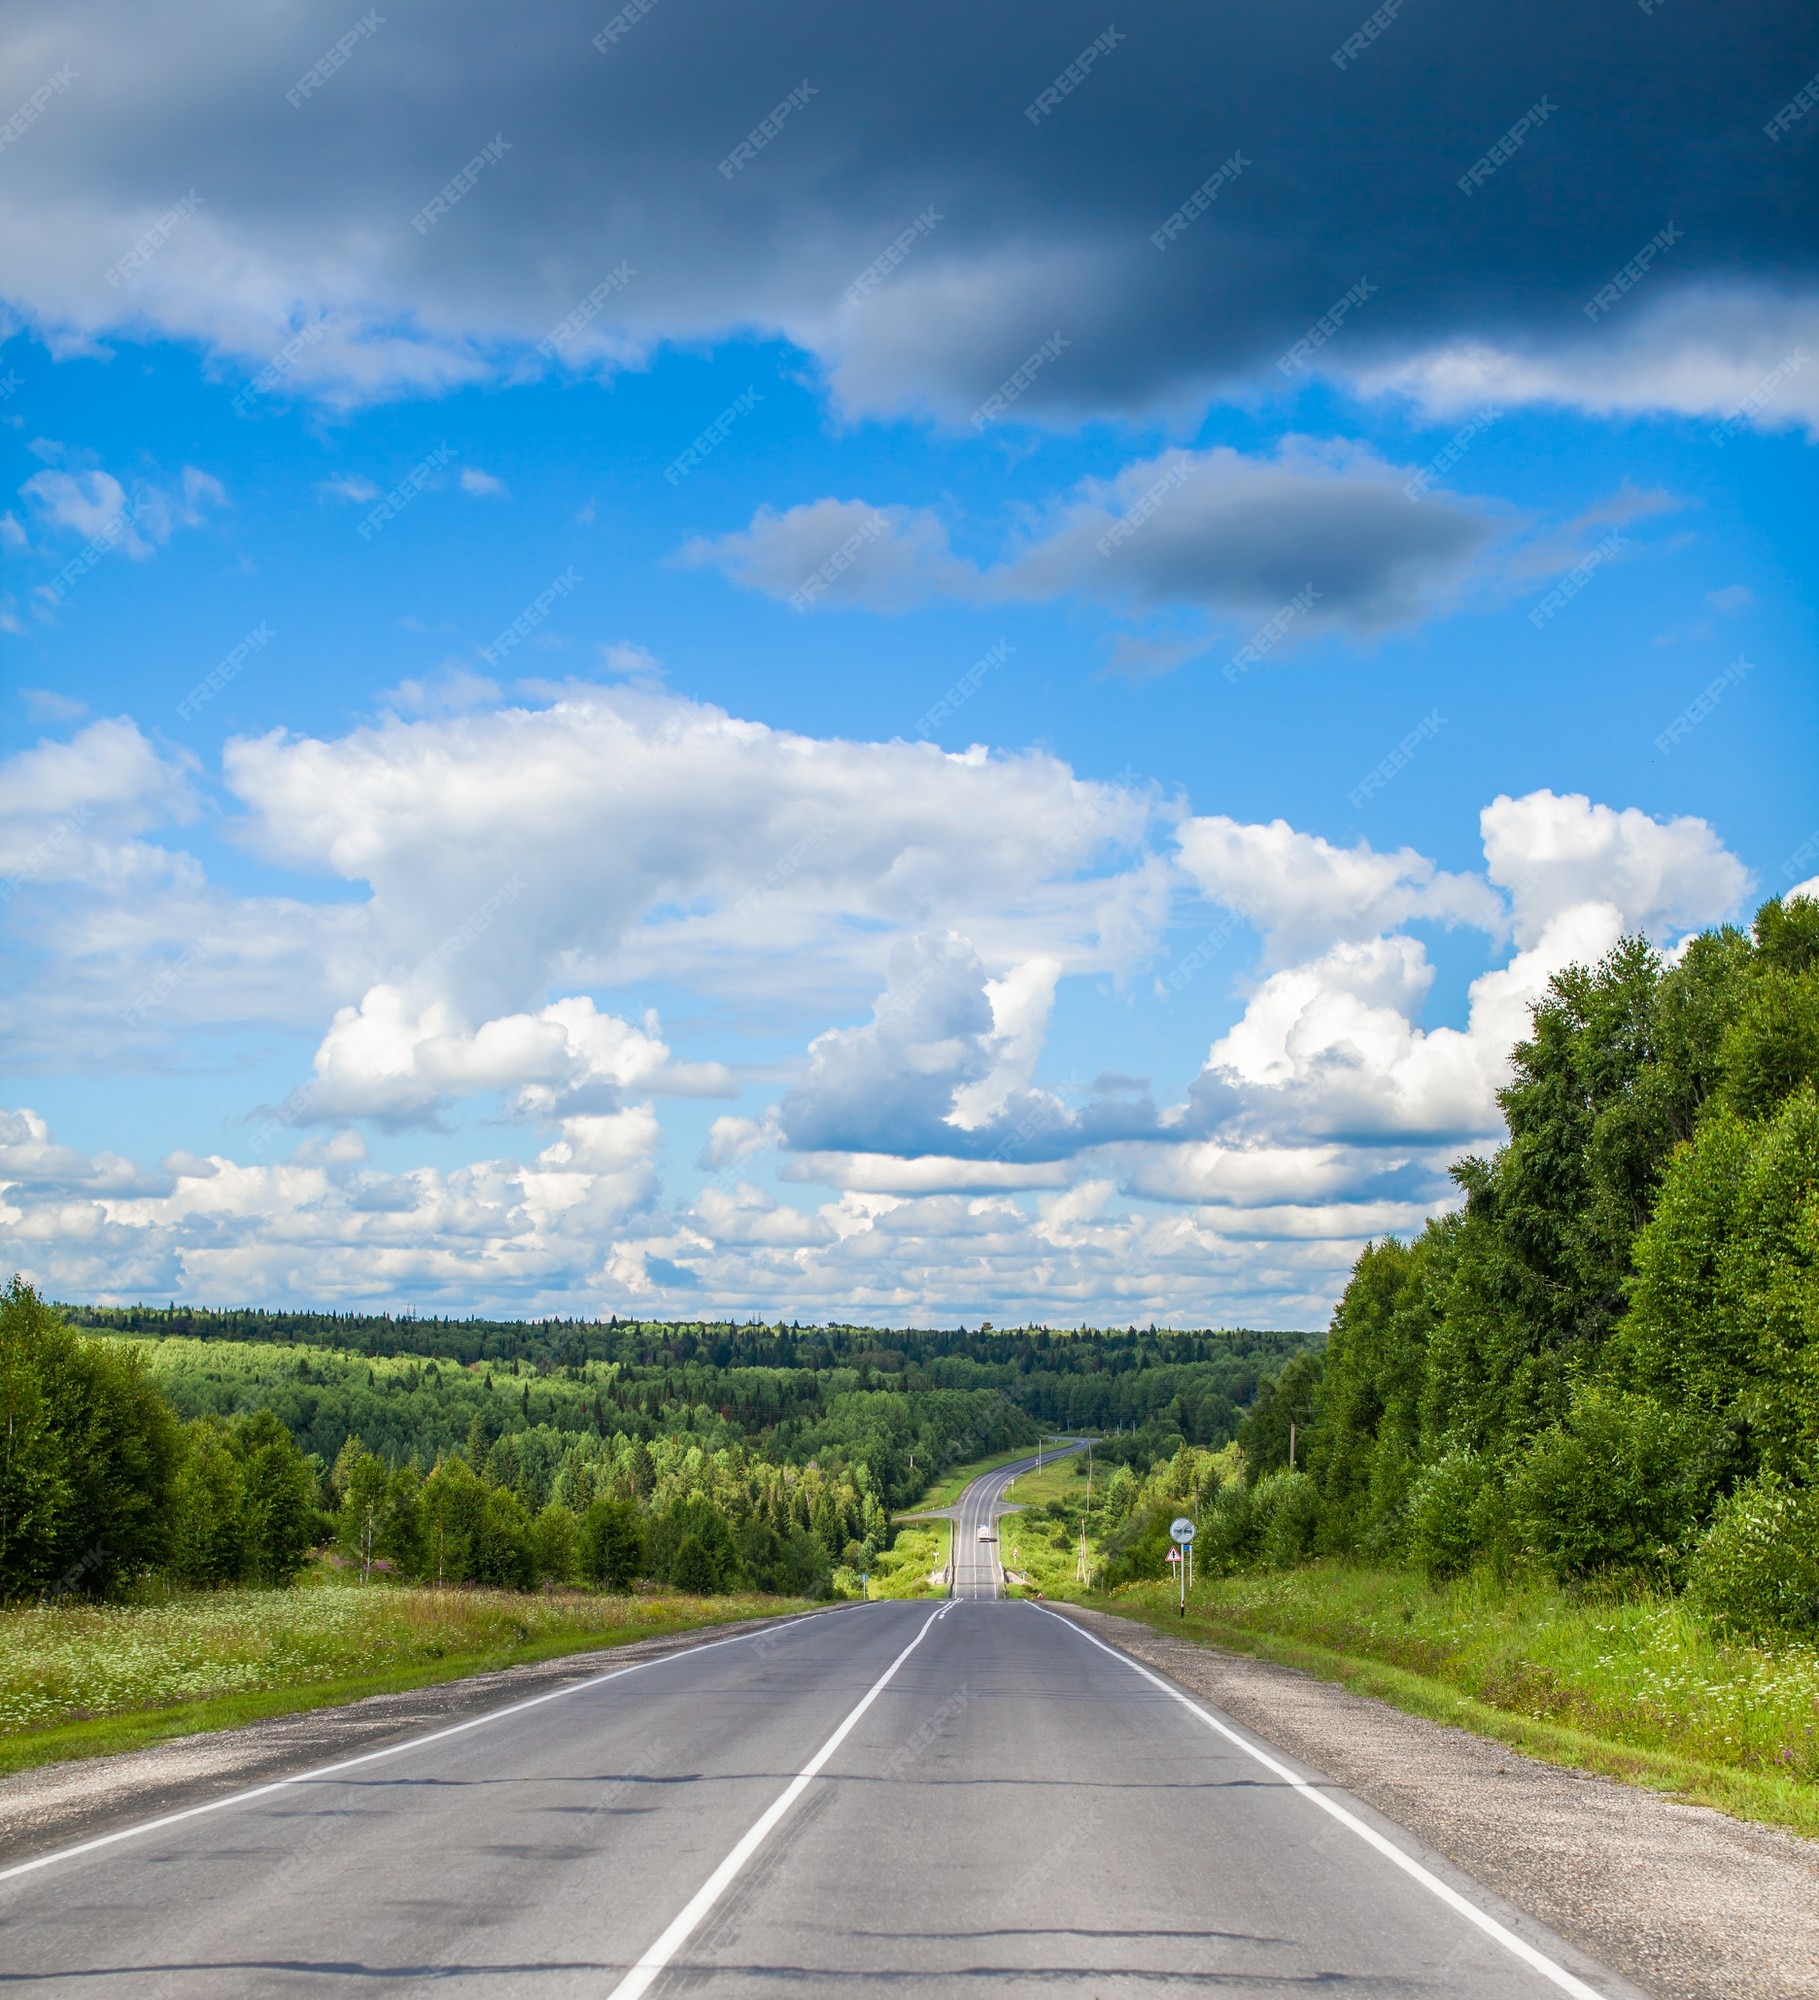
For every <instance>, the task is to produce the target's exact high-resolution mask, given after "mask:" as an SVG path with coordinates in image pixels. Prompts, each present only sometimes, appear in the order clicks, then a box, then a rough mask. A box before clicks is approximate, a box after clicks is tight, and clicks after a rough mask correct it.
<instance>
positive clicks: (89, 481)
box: [19, 465, 228, 562]
mask: <svg viewBox="0 0 1819 2000" xmlns="http://www.w3.org/2000/svg"><path fill="white" fill-rule="evenodd" d="M19 491H20V492H21V493H22V494H23V495H24V496H25V497H26V498H27V499H28V500H30V501H31V502H32V504H33V505H34V506H35V507H36V509H37V510H38V515H39V518H40V520H41V521H42V522H43V523H44V525H45V526H46V527H48V528H50V529H52V530H53V531H55V530H61V531H63V532H64V533H65V534H68V535H73V536H75V537H78V538H79V539H81V540H83V541H92V540H93V539H95V538H96V537H97V536H108V537H111V538H112V543H113V546H114V547H116V548H118V549H119V550H120V551H121V552H122V553H123V554H125V555H127V556H130V557H131V558H132V559H133V560H134V561H135V562H139V561H143V560H144V559H145V558H146V557H147V556H149V555H151V554H152V552H153V551H154V549H156V548H158V547H160V546H162V545H163V544H164V543H166V542H168V541H169V540H170V538H171V536H172V535H173V534H175V533H176V531H177V530H178V529H179V528H196V527H200V526H201V525H202V522H203V521H204V519H205V518H206V516H205V514H204V511H203V510H204V509H205V508H208V507H225V506H226V505H227V504H228V498H227V489H226V488H225V487H224V486H223V485H222V484H221V482H220V480H218V479H216V478H215V477H214V476H213V474H211V473H207V472H203V471H200V470H199V469H198V468H197V467H195V466H193V465H186V466H184V468H183V470H182V472H181V474H180V475H179V478H178V481H177V484H176V486H175V487H174V488H167V487H163V486H158V485H155V484H153V483H151V482H149V481H143V480H142V481H139V482H137V483H136V484H135V485H134V487H133V489H132V491H131V492H130V493H129V492H128V491H127V489H126V488H125V487H124V486H123V485H122V484H121V483H120V481H119V480H118V479H116V478H115V477H114V475H113V474H112V473H111V472H104V471H101V470H100V469H98V468H91V469H89V470H86V471H79V472H69V471H64V470H62V469H59V468H51V469H47V470H45V471H43V472H34V473H33V474H32V476H31V477H30V478H29V479H27V480H26V481H25V482H24V484H23V485H22V486H21V487H20V488H19Z"/></svg>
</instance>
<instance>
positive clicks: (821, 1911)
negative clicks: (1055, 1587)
mask: <svg viewBox="0 0 1819 2000" xmlns="http://www.w3.org/2000/svg"><path fill="white" fill-rule="evenodd" d="M1015 1476H1016V1474H1015V1468H1005V1469H1004V1470H1002V1471H999V1472H994V1473H989V1474H987V1475H986V1476H985V1477H984V1478H982V1479H979V1480H976V1481H975V1482H974V1483H973V1485H972V1486H971V1487H969V1488H968V1489H967V1491H966V1493H965V1494H963V1495H962V1498H961V1501H960V1504H959V1507H958V1508H957V1510H956V1512H957V1515H958V1520H957V1522H956V1528H957V1533H956V1539H955V1556H956V1569H955V1576H954V1589H955V1592H956V1594H955V1595H954V1596H952V1597H950V1598H948V1599H946V1600H939V1599H925V1600H922V1601H920V1602H897V1603H874V1604H862V1605H853V1606H850V1607H844V1608H840V1609H836V1610H832V1611H829V1612H826V1613H822V1614H819V1615H817V1616H813V1617H809V1618H804V1619H801V1620H799V1621H795V1622H792V1623H789V1624H786V1625H780V1626H776V1627H771V1628H769V1629H765V1630H760V1631H755V1632H747V1633H745V1634H742V1635H740V1636H737V1637H734V1638H731V1639H726V1640H721V1641H717V1642H713V1643H710V1644H707V1645H703V1646H699V1647H696V1648H694V1649H693V1650H690V1651H687V1652H680V1653H676V1654H672V1655H669V1656H666V1657H663V1658H659V1659H656V1660H652V1661H649V1662H647V1663H645V1664H643V1665H637V1666H631V1667H622V1668H619V1669H616V1670H614V1669H610V1668H609V1669H608V1670H607V1671H605V1672H603V1673H601V1674H599V1675H598V1676H596V1677H594V1678H592V1679H587V1680H582V1681H578V1682H575V1683H572V1684H570V1685H569V1686H566V1687H563V1688H560V1689H557V1690H555V1691H553V1692H550V1693H546V1694H543V1695H540V1696H537V1697H535V1698H533V1699H531V1700H529V1701H526V1702H521V1703H518V1704H516V1705H514V1706H512V1707H509V1708H504V1709H500V1710H495V1711H493V1712H492V1713H490V1714H488V1715H485V1716H482V1717H479V1718H477V1719H474V1720H470V1721H468V1722H465V1723H462V1724H458V1725H456V1726H454V1727H452V1728H448V1729H444V1730H439V1731H437V1732H435V1733H433V1734H431V1735H429V1736H425V1737H419V1738H417V1739H415V1740H414V1741H411V1742H406V1743H403V1744H399V1745H395V1746H392V1747H391V1748H388V1749H384V1750H380V1751H377V1752H370V1753H367V1754H365V1755H363V1756H359V1757H355V1758H351V1759H349V1760H348V1761H347V1762H346V1763H344V1764H341V1765H338V1766H331V1767H328V1768H326V1769H321V1768H319V1769H317V1770H315V1771H313V1772H303V1773H299V1774H298V1775H296V1776H295V1777H292V1778H288V1779H285V1780H282V1781H280V1782H279V1783H277V1784H275V1785H267V1786H263V1787H259V1788H257V1789H255V1790H253V1791H251V1792H246V1793H241V1794H237V1795H234V1796H232V1797H229V1798H227V1799H224V1800H217V1801H214V1802H212V1803H210V1804H208V1805H205V1806H203V1807H200V1808H194V1809H191V1810H190V1811H188V1812H184V1813H178V1814H174V1815H169V1816H167V1817H166V1818H164V1819H162V1820H154V1821H150V1822H147V1823H145V1824H142V1825H140V1826H137V1827H131V1828H127V1829H125V1830H124V1831H122V1832H118V1833H115V1834H111V1835H108V1836H105V1837H104V1838H102V1839H100V1840H98V1841H94V1842H90V1843H86V1844H84V1845H80V1846H77V1847H75V1848H69V1849H65V1850H62V1851H61V1852H52V1853H50V1854H46V1855H41V1856H39V1857H37V1858H35V1859H33V1860H30V1861H27V1862H25V1863H23V1864H21V1865H18V1866H15V1867H12V1868H9V1869H6V1870H0V1989H5V1990H8V1991H18V1992H21V1993H30V1994H33V1995H40V1994H42V1995H76V1994H80V1995H96V1996H99V1995H118V1996H120V1997H121V2000H142V1996H160V2000H164V1997H165V1996H168V2000H215V1996H221V1997H222V2000H226V1997H227V1996H235V2000H239V1996H246V1995H260V1996H264V1995H293V1994H295V1995H342V1994H345V1995H354V1994H372V1993H374V1992H377V1991H383V1992H386V1993H388V1994H390V1993H401V1994H406V1993H408V1994H416V1993H419V1992H421V1993H424V1994H428V1993H429V1992H431V1991H432V1990H434V1991H437V1992H441V1993H445V1994H446V1993H449V1992H454V1993H459V1994H461V1995H472V1996H487V2000H492V1996H504V1995H514V1996H515V1995H526V1996H546V1995H547V1996H552V2000H553V1997H554V1996H557V1995H561V1996H568V1995H575V1996H580V1995H586V1996H589V2000H596V1996H598V1997H599V2000H604V1996H606V1995H609V1994H611V1995H618V1996H626V2000H635V1996H637V1995H639V1994H643V1993H664V1994H669V1993H674V1994H682V1993H687V1994H690V1995H697V1994H699V1995H704V1996H710V2000H720V1997H721V1996H731V1995H742V1996H756V1995H766V1996H776V1995H784V1994H814V1993H826V1994H829V1995H835V1994H842V1995H843V1994H852V1993H874V1994H879V1995H883V1994H890V1995H893V1996H896V1995H917V1996H921V1995H937V1994H938V1995H957V1994H995V1993H1015V1992H1025V1991H1027V1992H1040V1993H1043V1994H1051V1993H1058V1994H1075V1995H1080V1996H1082V2000H1086V1996H1093V2000H1112V1996H1124V1995H1137V1994H1144V1995H1155V1994H1175V1993H1179V1994H1205V1993H1219V1994H1245V1995H1256V1996H1283V1997H1284V2000H1286V1996H1289V1995H1308V1994H1311V1993H1315V1992H1319V1993H1327V1992H1333V1993H1339V1994H1346V1995H1357V1996H1371V2000H1384V1996H1416V1995H1420V1996H1434V2000H1441V1996H1446V2000H1458V1996H1482V2000H1539V1996H1543V1995H1558V1994H1561V1993H1568V1994H1575V1995H1579V1996H1582V2000H1583V1996H1587V1995H1592V1994H1601V1995H1618V1994H1633V1992H1634V1989H1633V1988H1630V1987H1628V1986H1626V1985H1624V1984H1623V1983H1621V1982H1620V1981H1618V1980H1617V1979H1615V1978H1614V1976H1612V1975H1611V1974H1609V1973H1607V1972H1605V1971H1603V1970H1602V1969H1601V1968H1599V1967H1598V1966H1597V1965H1595V1964H1593V1963H1592V1962H1590V1961H1588V1960H1587V1959H1586V1958H1585V1956H1584V1955H1583V1954H1582V1953H1580V1952H1578V1951H1577V1950H1575V1949H1574V1948H1573V1947H1571V1946H1569V1945H1567V1944H1565V1943H1563V1942H1562V1941H1561V1940H1560V1939H1558V1938H1556V1937H1554V1936H1553V1935H1551V1934H1550V1933H1548V1932H1547V1931H1545V1930H1544V1929H1543V1928H1542V1927H1540V1926H1539V1925H1537V1924H1535V1923H1534V1922H1532V1921H1531V1920H1529V1919H1527V1918H1525V1917H1522V1916H1520V1915H1518V1914H1516V1913H1515V1912H1513V1911H1511V1910H1509V1909H1508V1908H1507V1906H1505V1905H1502V1904H1500V1903H1498V1902H1497V1901H1496V1900H1495V1899H1494V1898H1492V1897H1490V1896H1489V1895H1487V1894H1486V1893H1485V1892H1484V1891H1482V1890H1480V1889H1478V1888H1477V1887H1476V1886H1475V1885H1474V1884H1472V1883H1471V1882H1470V1881H1469V1880H1467V1879H1466V1878H1465V1877H1463V1876H1461V1875H1460V1874H1458V1873H1457V1872H1456V1871H1455V1870H1453V1869H1452V1868H1451V1867H1450V1866H1449V1865H1448V1864H1447V1863H1445V1862H1444V1861H1442V1860H1439V1859H1438V1858H1436V1857H1435V1856H1433V1855H1431V1854H1429V1853H1427V1852H1425V1851H1424V1850H1422V1849H1421V1848H1420V1847H1419V1846H1418V1845H1417V1843H1416V1842H1415V1841H1414V1840H1413V1839H1412V1837H1411V1836H1409V1835H1407V1834H1405V1833H1403V1832H1402V1831H1401V1830H1400V1829H1398V1828H1396V1827H1394V1826H1393V1825H1391V1824H1390V1823H1389V1822H1388V1821H1386V1820H1384V1819H1383V1818H1382V1817H1381V1816H1380V1815H1378V1814H1376V1813H1374V1812H1372V1811H1371V1810H1370V1809H1369V1808H1368V1807H1366V1806H1364V1805H1362V1804H1360V1803H1358V1802H1357V1801H1355V1800H1353V1799H1351V1798H1349V1797H1348V1796H1347V1795H1346V1794H1344V1793H1342V1792H1340V1791H1339V1790H1337V1789H1336V1788H1335V1787H1333V1786H1332V1785H1330V1784H1329V1783H1327V1782H1326V1781H1325V1780H1323V1779H1321V1778H1319V1777H1318V1775H1317V1774H1314V1773H1310V1772H1308V1771H1306V1770H1305V1769H1304V1768H1303V1767H1301V1766H1298V1765H1296V1764H1295V1763H1294V1762H1293V1761H1292V1760H1291V1759H1290V1758H1288V1757H1287V1756H1285V1755H1284V1754H1282V1753H1281V1752H1279V1751H1275V1750H1273V1749H1272V1748H1270V1747H1269V1746H1268V1745H1267V1744H1264V1743H1262V1742H1261V1741H1260V1740H1259V1739H1258V1738H1256V1737H1254V1736H1253V1735H1251V1734H1250V1733H1248V1732H1247V1731H1245V1730H1243V1729H1241V1728H1240V1727H1239V1726H1238V1725H1237V1724H1235V1723H1232V1722H1230V1721H1228V1720H1226V1719H1225V1718H1224V1717H1222V1716H1220V1715H1219V1714H1218V1713H1217V1711H1216V1710H1213V1709H1211V1708H1209V1707H1208V1706H1206V1705H1205V1704H1204V1703H1202V1702H1199V1701H1197V1700H1194V1699H1190V1698H1189V1697H1188V1696H1187V1695H1186V1694H1184V1693H1183V1692H1182V1691H1181V1690H1179V1689H1178V1688H1176V1687H1175V1686H1174V1685H1173V1684H1172V1683H1171V1682H1168V1681H1166V1680H1164V1679H1162V1678H1161V1677H1160V1676H1158V1675H1156V1674H1154V1673H1152V1672H1150V1671H1149V1670H1148V1669H1147V1668H1144V1667H1140V1666H1138V1665H1137V1664H1136V1663H1135V1662H1133V1661H1132V1660H1130V1659H1128V1658H1127V1657H1126V1656H1125V1655H1123V1654H1121V1653H1118V1652H1116V1651H1114V1650H1113V1649H1112V1648H1110V1647H1109V1646H1106V1645H1104V1644H1102V1643H1101V1642H1100V1641H1099V1640H1098V1639H1097V1638H1096V1637H1094V1636H1093V1635H1090V1634H1089V1633H1087V1632H1086V1631H1085V1630H1084V1629H1082V1628H1081V1627H1080V1626H1078V1625H1076V1624H1074V1623H1072V1622H1070V1621H1069V1620H1068V1619H1066V1618H1064V1617H1062V1616H1060V1615H1058V1614H1056V1613H1054V1612H1052V1611H1050V1610H1048V1609H1046V1608H1044V1607H1043V1606H1040V1605H1037V1604H1033V1603H1026V1602H1006V1601H1004V1600H1003V1598H1002V1597H1001V1595H1000V1594H999V1579H998V1568H997V1545H996V1543H990V1544H985V1543H979V1542H978V1541H977V1529H978V1523H979V1520H980V1519H982V1518H983V1519H985V1520H987V1521H989V1520H990V1519H991V1518H992V1510H993V1508H994V1507H995V1505H996V1504H997V1501H998V1498H999V1496H1001V1494H1002V1492H1003V1488H1004V1486H1005V1485H1006V1484H1008V1482H1009V1480H1010V1479H1011V1478H1013V1477H1015ZM963 1554H966V1555H970V1561H966V1562H963V1561H962V1556H963Z"/></svg>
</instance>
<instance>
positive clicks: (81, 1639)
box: [0, 1584, 806, 1774]
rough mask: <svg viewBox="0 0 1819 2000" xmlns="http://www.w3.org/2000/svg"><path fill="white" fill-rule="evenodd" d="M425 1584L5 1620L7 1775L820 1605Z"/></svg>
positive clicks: (11, 1614)
mask: <svg viewBox="0 0 1819 2000" xmlns="http://www.w3.org/2000/svg"><path fill="white" fill-rule="evenodd" d="M804 1608H806V1607H804V1606H800V1605H798V1604H796V1603H794V1602H793V1601H791V1600H788V1599H779V1598H775V1597H754V1596H734V1597H683V1596H678V1595H675V1594H673V1593H669V1592H665V1593H663V1594H661V1595H652V1596H647V1597H598V1596H592V1595H586V1594H583V1593H580V1592H562V1593H553V1594H551V1595H550V1596H547V1597H532V1596H524V1595H520V1594H518V1593H516V1592H513V1591H502V1590H431V1589H421V1588H416V1587H413V1586H409V1585H394V1584H386V1585H374V1586H371V1587H369V1588H366V1589H361V1588H359V1587H358V1586H355V1585H317V1586H312V1585H309V1584H305V1585H302V1586H300V1587H299V1588H297V1589H294V1590H223V1591H212V1592H207V1593H200V1594H197V1595H195V1596H188V1597H180V1598H175V1599H173V1600H171V1601H170V1602H169V1603H165V1604H156V1605H144V1606H138V1605H79V1606H64V1605H58V1606H52V1607H49V1608H38V1607H31V1608H25V1609H21V1610H17V1611H7V1612H4V1613H0V1774H6V1773H10V1772H13V1771H20V1770H25V1769H27V1768H28V1767H30V1766H32V1765H35V1764H48V1763H55V1762H59V1761H61V1760H62V1759H65V1758H70V1757H95V1756H105V1755H113V1754H116V1753H118V1752H120V1751H123V1750H137V1749H141V1748H143V1747H144V1746H145V1745H147V1744H150V1743H157V1742H162V1741H164V1740H166V1739H168V1738H170V1737H173V1736H188V1735H194V1734H196V1733H197V1732H199V1731H204V1730H216V1729H231V1728H234V1727H237V1726H238V1725H240V1724H242V1723H247V1722H257V1721H261V1720H264V1719H265V1718H267V1717H269V1716H275V1715H290V1714H297V1713H301V1712H302V1711H304V1710H307V1709H314V1708H327V1707H333V1706H335V1705H337V1704H340V1703H343V1702H350V1701H358V1700H360V1699H361V1698H362V1697H363V1696H366V1695H371V1694H388V1693H392V1692H395V1691H398V1690H401V1689H406V1688H416V1687H428V1686H432V1685H434V1684H436V1683H438V1682H441V1681H451V1680H460V1679H462V1678H464V1677H466V1676H467V1675H469V1674H479V1673H490V1672H493V1671H496V1670H497V1669H498V1668H501V1667H511V1666H520V1665H524V1664H526V1663H529V1662H531V1661H536V1660H547V1659H553V1658H555V1657H557V1656H558V1655H560V1654H563V1653H578V1652H588V1651H591V1650H593V1649H595V1648H598V1647H607V1646H622V1645H626V1644H629V1643H630V1642H631V1641H633V1640H636V1639H650V1638H659V1637H662V1636H664V1635H665V1634H668V1633H673V1632H686V1631H689V1630H691V1629H693V1628H695V1627H699V1626H704V1625H718V1624H724V1623H727V1622H728V1621H730V1620H734V1619H739V1618H751V1617H763V1616H766V1615H775V1614H778V1613H781V1612H788V1611H795V1610H800V1609H804Z"/></svg>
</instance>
